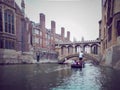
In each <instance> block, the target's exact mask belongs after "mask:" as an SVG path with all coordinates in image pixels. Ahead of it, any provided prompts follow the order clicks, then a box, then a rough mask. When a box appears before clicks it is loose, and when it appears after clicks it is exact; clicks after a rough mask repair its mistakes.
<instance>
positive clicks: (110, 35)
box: [108, 27, 112, 41]
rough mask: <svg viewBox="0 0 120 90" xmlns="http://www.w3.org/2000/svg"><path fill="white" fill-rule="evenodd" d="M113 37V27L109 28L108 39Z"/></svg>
mask: <svg viewBox="0 0 120 90" xmlns="http://www.w3.org/2000/svg"><path fill="white" fill-rule="evenodd" d="M111 39H112V27H110V28H109V29H108V41H110V40H111Z"/></svg>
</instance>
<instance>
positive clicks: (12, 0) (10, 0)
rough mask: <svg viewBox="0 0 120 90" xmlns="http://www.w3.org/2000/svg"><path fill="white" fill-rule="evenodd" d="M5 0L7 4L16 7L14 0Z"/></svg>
mask: <svg viewBox="0 0 120 90" xmlns="http://www.w3.org/2000/svg"><path fill="white" fill-rule="evenodd" d="M3 1H4V3H6V4H8V5H11V6H13V7H14V3H15V1H14V0H3Z"/></svg>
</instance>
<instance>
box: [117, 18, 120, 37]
mask: <svg viewBox="0 0 120 90" xmlns="http://www.w3.org/2000/svg"><path fill="white" fill-rule="evenodd" d="M117 36H120V20H119V21H117Z"/></svg>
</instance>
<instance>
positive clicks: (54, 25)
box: [51, 21, 56, 33]
mask: <svg viewBox="0 0 120 90" xmlns="http://www.w3.org/2000/svg"><path fill="white" fill-rule="evenodd" d="M51 32H52V33H55V32H56V23H55V21H51Z"/></svg>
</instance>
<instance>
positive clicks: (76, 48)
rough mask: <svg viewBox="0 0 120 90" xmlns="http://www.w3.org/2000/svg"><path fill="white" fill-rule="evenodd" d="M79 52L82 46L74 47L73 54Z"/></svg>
mask: <svg viewBox="0 0 120 90" xmlns="http://www.w3.org/2000/svg"><path fill="white" fill-rule="evenodd" d="M80 51H82V46H81V45H76V46H75V53H78V52H80Z"/></svg>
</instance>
